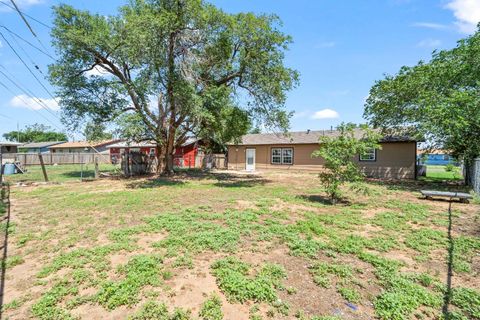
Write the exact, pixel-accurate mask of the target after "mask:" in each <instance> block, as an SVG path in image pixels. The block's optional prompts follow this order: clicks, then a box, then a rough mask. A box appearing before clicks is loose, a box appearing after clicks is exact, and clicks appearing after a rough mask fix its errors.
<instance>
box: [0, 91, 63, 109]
mask: <svg viewBox="0 0 480 320" xmlns="http://www.w3.org/2000/svg"><path fill="white" fill-rule="evenodd" d="M9 103H10V106H12V107H15V108H27V109H33V110H42V109H45V107H44V105H46V106H47V107H48V108H49V109H51V110H54V111H58V110H60V106H59V105H58V102H57V101H55V100H54V99H44V98H36V97H35V98H30V97H29V96H27V95H24V94H20V95H18V96H15V97H13V98H12V99H10V102H9Z"/></svg>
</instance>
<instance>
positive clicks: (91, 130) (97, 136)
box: [83, 121, 113, 141]
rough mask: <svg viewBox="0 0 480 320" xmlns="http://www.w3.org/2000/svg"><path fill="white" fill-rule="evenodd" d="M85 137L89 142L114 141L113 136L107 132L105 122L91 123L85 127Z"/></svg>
mask: <svg viewBox="0 0 480 320" xmlns="http://www.w3.org/2000/svg"><path fill="white" fill-rule="evenodd" d="M83 135H84V136H85V139H86V140H87V141H101V140H109V139H112V137H113V135H112V134H111V133H109V132H107V131H106V126H105V124H104V123H103V122H94V121H90V122H88V123H87V124H86V125H85V129H84V130H83Z"/></svg>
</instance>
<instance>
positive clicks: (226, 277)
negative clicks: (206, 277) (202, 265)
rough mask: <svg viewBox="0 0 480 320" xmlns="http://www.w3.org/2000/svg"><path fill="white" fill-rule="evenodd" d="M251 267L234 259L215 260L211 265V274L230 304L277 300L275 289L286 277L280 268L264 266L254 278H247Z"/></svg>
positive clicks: (269, 265) (270, 265)
mask: <svg viewBox="0 0 480 320" xmlns="http://www.w3.org/2000/svg"><path fill="white" fill-rule="evenodd" d="M250 269H251V266H250V265H249V264H247V263H245V262H242V261H240V260H238V259H237V258H234V257H228V258H225V259H221V260H217V261H216V262H215V263H214V264H213V265H212V274H213V275H214V276H215V277H216V278H217V283H218V286H219V288H220V289H221V290H222V291H223V292H225V294H226V296H227V298H228V299H229V300H230V301H232V302H241V303H242V302H245V301H247V300H253V301H256V302H270V303H273V302H274V301H275V300H277V293H276V290H275V289H276V288H278V287H280V285H281V283H280V281H281V280H282V279H283V278H285V277H286V274H285V271H284V270H283V268H282V267H280V266H278V265H274V264H265V265H264V266H263V267H262V268H261V269H260V271H259V272H257V274H256V275H255V276H254V277H249V274H250Z"/></svg>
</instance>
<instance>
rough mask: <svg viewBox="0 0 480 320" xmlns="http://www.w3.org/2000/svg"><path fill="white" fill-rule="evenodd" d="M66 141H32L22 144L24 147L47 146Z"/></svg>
mask: <svg viewBox="0 0 480 320" xmlns="http://www.w3.org/2000/svg"><path fill="white" fill-rule="evenodd" d="M60 143H65V141H48V142H31V143H26V144H24V145H22V146H21V147H22V148H32V149H33V148H46V147H50V146H53V145H56V144H60Z"/></svg>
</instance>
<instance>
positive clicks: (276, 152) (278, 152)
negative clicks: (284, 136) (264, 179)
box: [272, 148, 282, 164]
mask: <svg viewBox="0 0 480 320" xmlns="http://www.w3.org/2000/svg"><path fill="white" fill-rule="evenodd" d="M272 163H273V164H282V149H280V148H274V149H272Z"/></svg>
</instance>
